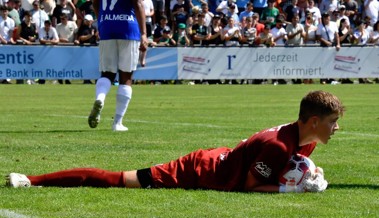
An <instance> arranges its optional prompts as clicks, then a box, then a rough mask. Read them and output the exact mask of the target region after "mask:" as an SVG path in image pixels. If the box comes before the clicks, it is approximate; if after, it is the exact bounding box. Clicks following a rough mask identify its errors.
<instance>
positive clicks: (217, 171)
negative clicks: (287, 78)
mask: <svg viewBox="0 0 379 218" xmlns="http://www.w3.org/2000/svg"><path fill="white" fill-rule="evenodd" d="M315 146H316V143H311V144H308V145H305V146H301V147H300V146H299V126H298V124H297V122H295V123H292V124H285V125H281V126H277V127H273V128H270V129H266V130H263V131H260V132H258V133H256V134H254V135H252V136H251V137H250V138H249V139H247V140H243V141H241V142H240V143H239V144H238V145H237V146H236V147H235V148H234V149H231V148H226V147H221V148H215V149H207V150H202V149H201V150H197V151H194V152H192V153H190V154H188V155H185V156H183V157H180V158H179V159H177V160H174V161H171V162H169V163H165V164H162V165H157V166H153V167H151V172H152V178H153V182H154V185H155V186H156V187H166V188H185V189H215V190H223V191H244V190H243V189H244V185H245V182H246V178H247V174H248V172H249V171H250V172H251V173H252V174H253V176H254V177H255V178H257V179H258V180H259V181H261V182H263V183H265V184H278V182H279V175H280V173H281V172H282V170H283V169H284V167H285V166H286V164H287V162H288V161H289V159H290V157H291V155H293V154H295V153H300V154H302V155H305V156H309V155H310V154H311V153H312V151H313V150H314V148H315Z"/></svg>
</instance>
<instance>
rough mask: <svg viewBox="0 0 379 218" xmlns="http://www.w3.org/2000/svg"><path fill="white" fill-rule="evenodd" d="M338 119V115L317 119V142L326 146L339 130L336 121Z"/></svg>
mask: <svg viewBox="0 0 379 218" xmlns="http://www.w3.org/2000/svg"><path fill="white" fill-rule="evenodd" d="M338 118H339V114H338V113H334V114H331V115H328V116H326V117H323V118H319V119H318V122H316V131H317V137H318V139H319V142H321V143H323V144H326V143H328V141H329V139H330V137H331V136H332V135H333V134H334V132H335V131H337V130H338V129H339V126H338V123H337V120H338Z"/></svg>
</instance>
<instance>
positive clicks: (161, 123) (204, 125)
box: [48, 114, 229, 128]
mask: <svg viewBox="0 0 379 218" xmlns="http://www.w3.org/2000/svg"><path fill="white" fill-rule="evenodd" d="M48 116H52V117H71V118H83V119H87V118H88V117H87V116H78V115H69V116H68V115H60V114H50V115H48ZM101 120H104V119H103V118H102V119H101ZM105 120H107V121H112V120H113V119H110V118H108V119H105ZM126 122H130V123H149V124H159V125H175V126H201V127H208V128H229V127H227V126H219V125H212V124H204V123H175V122H169V123H167V122H161V121H148V120H131V119H126Z"/></svg>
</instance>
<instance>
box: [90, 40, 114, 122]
mask: <svg viewBox="0 0 379 218" xmlns="http://www.w3.org/2000/svg"><path fill="white" fill-rule="evenodd" d="M116 46H117V45H116V42H115V41H114V40H103V41H100V44H99V50H100V66H99V70H100V72H101V76H100V78H99V79H98V80H97V82H96V96H95V102H94V104H93V107H92V110H91V113H90V115H89V116H88V124H89V126H90V127H91V128H96V127H97V125H98V124H99V122H100V114H101V110H102V109H103V107H104V102H105V98H106V96H107V94H108V92H109V90H110V89H111V87H112V83H113V82H114V80H115V78H116V73H117V48H116Z"/></svg>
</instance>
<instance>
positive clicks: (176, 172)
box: [7, 91, 345, 192]
mask: <svg viewBox="0 0 379 218" xmlns="http://www.w3.org/2000/svg"><path fill="white" fill-rule="evenodd" d="M344 111H345V108H344V106H343V105H342V103H341V102H340V100H339V99H338V98H337V97H336V96H334V95H332V94H331V93H328V92H324V91H313V92H309V93H308V94H307V95H306V96H305V97H304V98H303V99H302V100H301V103H300V111H299V118H298V120H297V121H296V122H293V123H290V124H284V125H281V126H277V127H273V128H270V129H266V130H263V131H260V132H258V133H256V134H254V135H252V136H251V137H250V138H248V139H247V140H243V141H241V142H240V143H239V144H238V145H237V146H236V147H235V148H234V149H231V148H226V147H220V148H214V149H206V150H202V149H200V150H197V151H194V152H192V153H190V154H188V155H186V156H183V157H180V158H179V159H177V160H174V161H171V162H169V163H165V164H161V165H156V166H153V167H150V168H146V169H140V170H132V171H121V172H110V171H106V170H102V169H97V168H76V169H70V170H64V171H58V172H54V173H49V174H44V175H38V176H31V175H29V176H25V175H23V174H18V173H11V174H9V176H8V177H7V184H8V185H9V186H12V187H30V186H58V187H80V186H91V187H124V188H125V187H126V188H184V189H213V190H220V191H242V192H322V191H324V190H325V189H326V186H327V182H326V181H325V180H324V176H323V171H322V170H318V173H317V174H316V175H315V176H313V177H309V178H306V179H304V180H303V182H302V183H301V184H300V185H298V186H297V187H296V188H295V189H294V188H293V187H292V188H291V189H287V188H286V186H280V185H278V184H279V177H280V175H282V174H283V170H284V168H285V166H286V164H287V163H288V161H289V159H290V158H291V156H292V155H294V154H297V153H298V154H302V155H304V156H306V157H308V156H309V155H310V154H311V153H312V151H313V150H314V148H315V147H316V144H317V143H318V142H320V143H323V144H326V143H327V142H328V140H329V139H330V136H331V135H333V134H334V132H335V131H336V130H338V129H339V126H338V124H337V120H338V118H339V117H340V116H342V115H343V113H344Z"/></svg>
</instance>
